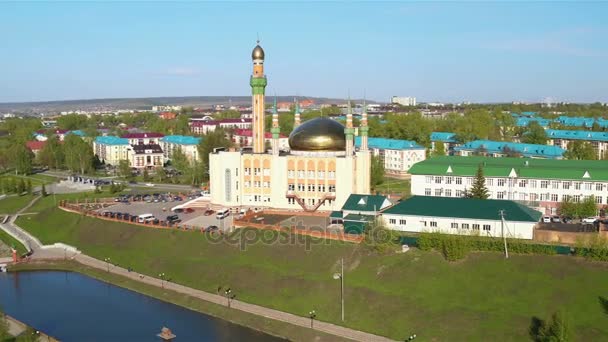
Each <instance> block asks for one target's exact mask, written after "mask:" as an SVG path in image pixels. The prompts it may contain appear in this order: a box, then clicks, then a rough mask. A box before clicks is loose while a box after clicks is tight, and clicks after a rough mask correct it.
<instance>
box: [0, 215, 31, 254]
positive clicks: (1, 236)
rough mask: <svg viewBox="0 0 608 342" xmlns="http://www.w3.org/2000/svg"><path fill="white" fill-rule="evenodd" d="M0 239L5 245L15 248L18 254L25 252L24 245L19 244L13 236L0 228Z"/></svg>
mask: <svg viewBox="0 0 608 342" xmlns="http://www.w3.org/2000/svg"><path fill="white" fill-rule="evenodd" d="M0 219H2V218H1V217H0ZM0 241H2V242H3V243H4V244H5V245H7V246H9V247H13V248H15V249H16V250H17V253H18V254H19V255H23V254H25V253H27V249H25V246H23V245H22V244H21V242H19V241H18V240H17V239H15V238H14V237H12V236H10V235H8V233H6V232H5V231H4V230H2V229H0Z"/></svg>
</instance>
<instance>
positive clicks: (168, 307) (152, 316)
mask: <svg viewBox="0 0 608 342" xmlns="http://www.w3.org/2000/svg"><path fill="white" fill-rule="evenodd" d="M0 307H1V308H2V311H4V312H5V313H7V314H8V315H10V316H13V317H14V318H16V319H18V320H20V321H22V322H24V323H26V324H28V325H30V326H33V327H35V328H36V329H38V330H41V331H43V332H45V333H47V334H49V335H50V336H53V337H56V338H57V339H59V340H61V341H64V342H70V341H76V342H81V341H91V342H93V341H104V342H105V341H161V340H160V338H158V337H156V334H158V333H159V332H160V330H161V328H162V327H163V326H165V327H168V328H170V329H171V330H172V332H173V333H174V334H175V335H176V336H177V337H176V338H175V339H174V341H175V342H179V341H251V342H261V341H264V342H266V341H268V342H275V341H283V340H282V339H279V338H276V337H274V336H270V335H267V334H264V333H262V332H258V331H256V330H253V329H249V328H246V327H242V326H239V325H236V324H233V323H230V322H227V321H224V320H221V319H218V318H215V317H212V316H208V315H205V314H201V313H199V312H195V311H192V310H188V309H186V308H183V307H180V306H177V305H174V304H171V303H167V302H163V301H160V300H158V299H155V298H152V297H148V296H146V295H142V294H140V293H137V292H133V291H130V290H127V289H124V288H121V287H117V286H114V285H111V284H108V283H105V282H102V281H99V280H97V279H94V278H91V277H88V276H85V275H82V274H80V273H74V272H63V271H32V272H30V271H28V272H15V273H0Z"/></svg>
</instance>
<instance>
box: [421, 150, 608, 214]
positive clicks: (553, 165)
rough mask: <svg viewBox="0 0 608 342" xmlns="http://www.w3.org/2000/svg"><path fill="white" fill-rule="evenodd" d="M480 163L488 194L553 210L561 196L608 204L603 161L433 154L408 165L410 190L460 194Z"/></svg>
mask: <svg viewBox="0 0 608 342" xmlns="http://www.w3.org/2000/svg"><path fill="white" fill-rule="evenodd" d="M479 166H481V167H482V168H483V173H484V176H485V180H486V187H487V188H488V190H489V194H490V198H491V199H505V200H514V201H518V202H520V203H525V204H527V205H529V206H532V207H535V208H538V209H541V210H544V211H545V212H546V213H547V214H555V213H556V210H557V207H558V205H559V203H560V202H561V201H563V200H564V198H565V196H571V198H572V199H573V200H574V201H582V200H583V199H585V198H587V197H590V196H594V197H595V200H596V203H597V204H598V207H601V206H604V205H606V204H608V201H607V200H608V197H607V194H606V190H608V161H604V160H552V159H532V158H507V157H503V158H492V157H454V156H446V157H436V158H431V159H427V160H424V161H422V162H420V163H417V164H416V165H414V166H413V167H412V168H411V169H410V173H411V174H412V195H420V196H437V197H462V196H463V195H464V192H465V190H467V189H470V188H471V186H472V184H473V181H474V178H475V173H476V172H477V169H478V167H479Z"/></svg>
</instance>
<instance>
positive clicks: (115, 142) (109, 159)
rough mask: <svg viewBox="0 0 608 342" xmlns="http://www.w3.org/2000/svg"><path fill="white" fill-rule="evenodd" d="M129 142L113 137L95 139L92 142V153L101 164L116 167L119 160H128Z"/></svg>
mask: <svg viewBox="0 0 608 342" xmlns="http://www.w3.org/2000/svg"><path fill="white" fill-rule="evenodd" d="M129 147H130V145H129V140H128V139H124V138H119V137H114V136H102V137H97V138H95V140H94V141H93V152H94V153H95V154H96V155H97V157H98V158H99V160H101V161H102V162H104V163H106V164H109V165H113V166H117V165H118V164H119V163H120V161H121V160H128V154H127V153H128V149H129Z"/></svg>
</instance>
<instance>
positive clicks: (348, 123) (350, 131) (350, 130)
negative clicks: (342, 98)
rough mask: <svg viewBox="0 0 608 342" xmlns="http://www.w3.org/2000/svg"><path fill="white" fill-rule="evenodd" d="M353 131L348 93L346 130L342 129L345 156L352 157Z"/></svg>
mask: <svg viewBox="0 0 608 342" xmlns="http://www.w3.org/2000/svg"><path fill="white" fill-rule="evenodd" d="M354 133H355V130H354V128H353V111H352V107H351V105H350V92H349V94H348V112H347V113H346V128H344V135H345V136H346V156H347V157H352V156H353V148H354V141H353V135H354Z"/></svg>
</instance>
